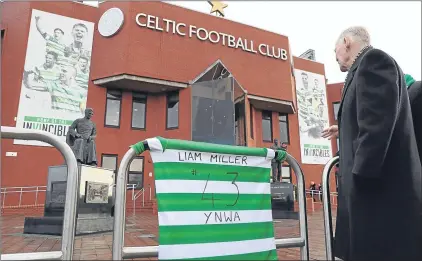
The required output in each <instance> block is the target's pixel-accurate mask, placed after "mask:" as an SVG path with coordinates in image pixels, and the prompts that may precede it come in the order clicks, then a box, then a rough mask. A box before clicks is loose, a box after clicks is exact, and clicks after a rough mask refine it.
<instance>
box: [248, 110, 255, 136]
mask: <svg viewBox="0 0 422 261" xmlns="http://www.w3.org/2000/svg"><path fill="white" fill-rule="evenodd" d="M249 127H250V132H251V138H252V139H253V138H254V135H253V107H252V105H249Z"/></svg>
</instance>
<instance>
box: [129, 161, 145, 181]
mask: <svg viewBox="0 0 422 261" xmlns="http://www.w3.org/2000/svg"><path fill="white" fill-rule="evenodd" d="M127 184H129V189H130V188H135V189H140V188H142V187H143V186H144V157H136V158H134V159H133V160H132V162H131V163H130V165H129V172H128V181H127Z"/></svg>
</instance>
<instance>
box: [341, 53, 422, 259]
mask: <svg viewBox="0 0 422 261" xmlns="http://www.w3.org/2000/svg"><path fill="white" fill-rule="evenodd" d="M338 122H339V140H340V173H339V201H338V210H337V211H338V214H337V224H336V233H335V241H334V253H335V255H336V256H337V257H339V258H341V259H343V260H346V261H369V260H371V261H372V260H382V261H400V260H422V248H420V246H421V242H422V241H421V240H422V238H421V232H420V231H421V229H420V227H421V223H422V220H421V218H420V214H421V163H420V160H419V156H418V151H417V147H416V139H415V133H414V130H413V121H412V114H411V110H410V103H409V97H408V93H407V90H406V85H405V82H404V77H403V74H402V71H401V69H400V67H399V66H398V65H397V63H396V62H395V61H394V60H393V59H392V58H391V57H390V56H389V55H388V54H386V53H385V52H383V51H381V50H378V49H373V48H369V49H367V50H366V51H364V52H363V53H362V54H361V55H360V56H359V57H358V58H357V59H356V61H355V63H354V64H353V65H352V67H351V69H350V70H349V74H348V77H347V80H346V83H345V87H344V90H343V97H342V101H341V103H340V108H339V112H338Z"/></svg>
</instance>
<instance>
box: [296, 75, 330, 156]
mask: <svg viewBox="0 0 422 261" xmlns="http://www.w3.org/2000/svg"><path fill="white" fill-rule="evenodd" d="M295 78H296V95H297V106H298V113H299V136H300V151H301V156H302V163H304V164H325V163H327V161H328V160H329V159H330V158H331V157H332V155H331V154H332V152H331V141H329V140H326V139H323V138H322V137H321V132H322V130H323V129H324V128H325V127H326V126H328V123H329V121H328V119H329V118H328V106H327V95H326V89H325V78H324V76H323V75H320V74H315V73H311V72H306V71H302V70H295Z"/></svg>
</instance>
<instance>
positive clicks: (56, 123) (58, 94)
mask: <svg viewBox="0 0 422 261" xmlns="http://www.w3.org/2000/svg"><path fill="white" fill-rule="evenodd" d="M93 36H94V23H92V22H88V21H83V20H78V19H74V18H70V17H66V16H61V15H56V14H52V13H47V12H43V11H40V10H36V9H33V10H32V15H31V23H30V29H29V35H28V41H27V43H28V45H27V49H26V58H25V66H24V71H23V78H22V85H21V93H20V99H19V108H18V115H17V120H16V127H19V128H25V129H33V130H43V131H48V132H50V133H52V134H54V135H56V136H58V137H60V139H61V140H63V141H65V140H66V134H67V131H68V129H69V126H70V125H71V124H72V122H73V121H74V120H76V119H77V118H81V117H83V116H84V113H83V112H84V110H85V107H86V101H87V95H88V80H89V68H90V63H91V51H92V41H93ZM14 144H22V145H32V146H49V145H48V144H46V143H43V142H40V141H25V140H15V141H14Z"/></svg>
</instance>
